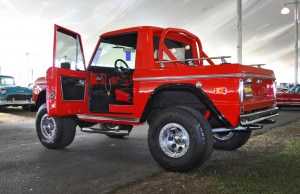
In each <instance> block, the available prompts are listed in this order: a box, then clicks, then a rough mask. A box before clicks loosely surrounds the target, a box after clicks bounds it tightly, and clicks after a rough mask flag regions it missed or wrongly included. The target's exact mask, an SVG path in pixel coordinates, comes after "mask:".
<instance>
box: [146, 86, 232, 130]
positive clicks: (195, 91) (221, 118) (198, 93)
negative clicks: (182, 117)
mask: <svg viewBox="0 0 300 194" xmlns="http://www.w3.org/2000/svg"><path fill="white" fill-rule="evenodd" d="M174 90H176V91H189V92H192V93H193V94H194V95H195V96H196V97H197V98H198V99H199V100H200V101H201V102H202V103H203V104H204V105H205V106H206V107H207V109H208V110H209V111H210V113H211V114H212V115H213V116H214V117H215V118H216V119H217V121H218V122H220V124H221V125H222V126H224V127H232V125H231V124H230V123H229V121H228V120H227V119H226V118H225V117H224V116H223V114H222V113H221V112H220V111H219V110H218V109H217V108H216V106H215V105H214V103H213V102H212V101H211V100H210V98H209V97H208V96H207V94H206V93H205V92H204V91H203V90H202V89H201V88H196V86H195V85H193V84H165V85H161V86H159V87H157V88H156V89H155V90H154V91H153V92H152V93H151V94H150V97H149V99H148V102H147V104H146V106H145V109H144V112H143V114H142V117H141V122H145V121H146V119H147V116H148V114H149V113H150V111H151V105H152V103H153V100H154V97H155V96H156V95H157V94H158V93H160V92H162V91H174Z"/></svg>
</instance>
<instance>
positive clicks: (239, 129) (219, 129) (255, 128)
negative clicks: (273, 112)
mask: <svg viewBox="0 0 300 194" xmlns="http://www.w3.org/2000/svg"><path fill="white" fill-rule="evenodd" d="M262 128H263V125H260V124H255V125H250V126H247V127H243V126H239V127H237V128H232V129H231V128H214V129H212V132H213V133H220V132H229V131H251V130H259V129H262Z"/></svg>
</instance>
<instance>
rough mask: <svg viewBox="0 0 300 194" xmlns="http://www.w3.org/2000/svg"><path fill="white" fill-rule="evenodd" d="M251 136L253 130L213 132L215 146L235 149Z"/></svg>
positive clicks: (230, 149)
mask: <svg viewBox="0 0 300 194" xmlns="http://www.w3.org/2000/svg"><path fill="white" fill-rule="evenodd" d="M250 136H251V131H229V132H220V133H213V137H214V148H215V149H217V150H225V151H233V150H236V149H238V148H240V147H241V146H243V145H244V144H245V143H246V142H247V141H248V139H249V138H250Z"/></svg>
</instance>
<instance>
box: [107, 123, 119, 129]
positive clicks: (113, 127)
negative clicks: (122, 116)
mask: <svg viewBox="0 0 300 194" xmlns="http://www.w3.org/2000/svg"><path fill="white" fill-rule="evenodd" d="M104 127H106V128H107V129H110V130H120V128H121V127H120V125H116V124H112V123H106V124H104Z"/></svg>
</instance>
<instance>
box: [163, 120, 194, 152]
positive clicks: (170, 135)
mask: <svg viewBox="0 0 300 194" xmlns="http://www.w3.org/2000/svg"><path fill="white" fill-rule="evenodd" d="M189 144H190V138H189V134H188V133H187V131H186V130H185V128H184V127H183V126H181V125H179V124H177V123H169V124H166V125H165V126H164V127H163V128H162V129H161V131H160V133H159V145H160V147H161V149H162V151H163V152H164V153H165V154H166V155H167V156H169V157H171V158H180V157H182V156H183V155H185V154H186V152H187V151H188V149H189Z"/></svg>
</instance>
